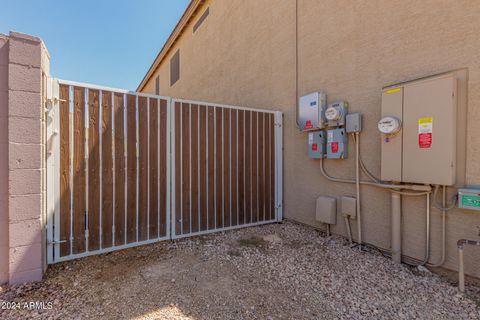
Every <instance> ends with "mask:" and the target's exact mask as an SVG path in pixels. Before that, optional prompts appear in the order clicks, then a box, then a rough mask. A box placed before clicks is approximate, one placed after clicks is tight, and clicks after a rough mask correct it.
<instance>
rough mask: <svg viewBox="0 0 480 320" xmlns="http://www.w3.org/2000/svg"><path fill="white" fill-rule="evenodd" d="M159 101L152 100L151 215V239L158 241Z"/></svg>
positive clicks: (150, 124)
mask: <svg viewBox="0 0 480 320" xmlns="http://www.w3.org/2000/svg"><path fill="white" fill-rule="evenodd" d="M158 106H159V104H158V99H150V123H149V126H150V170H149V171H150V180H149V185H150V212H149V213H148V214H149V221H150V225H149V232H148V233H149V239H156V238H158V237H159V233H158V222H159V217H158V215H159V211H160V210H159V208H160V202H159V198H158V171H159V157H158V130H159V128H158V116H159V110H158V108H159V107H158Z"/></svg>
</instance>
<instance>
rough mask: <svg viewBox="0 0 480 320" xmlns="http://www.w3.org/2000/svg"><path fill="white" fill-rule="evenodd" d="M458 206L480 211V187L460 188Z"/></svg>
mask: <svg viewBox="0 0 480 320" xmlns="http://www.w3.org/2000/svg"><path fill="white" fill-rule="evenodd" d="M458 207H459V208H461V209H468V210H477V211H480V189H459V190H458Z"/></svg>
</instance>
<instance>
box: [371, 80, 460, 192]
mask: <svg viewBox="0 0 480 320" xmlns="http://www.w3.org/2000/svg"><path fill="white" fill-rule="evenodd" d="M378 129H379V131H380V133H381V134H382V142H381V143H382V151H381V153H382V154H381V179H382V180H388V181H397V182H408V183H423V184H439V185H453V184H455V170H456V78H455V77H454V76H453V75H452V74H446V75H442V76H437V77H432V78H427V79H422V80H418V81H412V82H408V83H405V84H401V85H397V86H392V87H388V88H385V89H384V90H383V94H382V118H381V119H380V121H379V122H378Z"/></svg>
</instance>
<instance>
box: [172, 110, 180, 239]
mask: <svg viewBox="0 0 480 320" xmlns="http://www.w3.org/2000/svg"><path fill="white" fill-rule="evenodd" d="M174 107H175V110H174V112H175V162H174V163H175V234H177V235H179V234H181V233H182V224H181V223H182V205H181V199H182V180H181V178H182V177H181V175H180V173H181V168H182V161H181V159H182V154H181V151H182V150H181V149H180V145H181V143H180V141H181V140H182V135H181V132H182V131H181V123H182V109H181V104H180V103H179V102H175V106H174Z"/></svg>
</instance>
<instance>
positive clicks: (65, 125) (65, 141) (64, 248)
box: [59, 85, 71, 256]
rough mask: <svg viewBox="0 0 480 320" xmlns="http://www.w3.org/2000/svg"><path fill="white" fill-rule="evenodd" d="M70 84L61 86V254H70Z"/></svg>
mask: <svg viewBox="0 0 480 320" xmlns="http://www.w3.org/2000/svg"><path fill="white" fill-rule="evenodd" d="M69 91H70V90H69V86H66V85H61V86H60V92H59V93H60V240H61V241H63V242H62V243H60V256H66V255H69V254H70V222H71V219H70V191H71V190H70V126H69V118H70V105H69Z"/></svg>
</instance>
